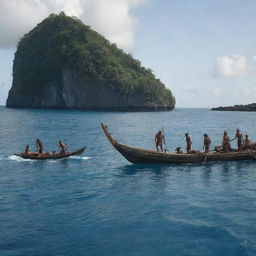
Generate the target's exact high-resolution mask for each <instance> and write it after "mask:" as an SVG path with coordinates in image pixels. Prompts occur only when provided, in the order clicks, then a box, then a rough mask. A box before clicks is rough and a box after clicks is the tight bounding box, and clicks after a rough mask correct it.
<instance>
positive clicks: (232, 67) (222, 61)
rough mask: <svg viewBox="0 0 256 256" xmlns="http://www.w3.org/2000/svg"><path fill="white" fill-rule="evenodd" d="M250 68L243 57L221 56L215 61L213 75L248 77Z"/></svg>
mask: <svg viewBox="0 0 256 256" xmlns="http://www.w3.org/2000/svg"><path fill="white" fill-rule="evenodd" d="M250 72H251V67H250V66H249V65H248V63H247V60H246V58H245V57H244V56H243V55H231V56H222V57H218V58H216V59H215V73H216V75H217V76H223V77H239V76H245V75H248V74H249V73H250Z"/></svg>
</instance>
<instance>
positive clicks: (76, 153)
mask: <svg viewBox="0 0 256 256" xmlns="http://www.w3.org/2000/svg"><path fill="white" fill-rule="evenodd" d="M85 149H86V147H83V148H80V149H78V150H76V151H73V152H70V153H67V154H60V153H57V154H49V155H40V156H39V155H32V154H31V155H30V154H25V153H19V154H14V155H15V156H19V157H22V158H23V159H31V160H60V159H65V158H68V157H70V156H79V155H81V154H83V153H84V151H85Z"/></svg>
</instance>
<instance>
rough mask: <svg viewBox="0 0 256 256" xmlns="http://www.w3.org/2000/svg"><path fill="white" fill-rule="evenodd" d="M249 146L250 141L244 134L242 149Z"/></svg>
mask: <svg viewBox="0 0 256 256" xmlns="http://www.w3.org/2000/svg"><path fill="white" fill-rule="evenodd" d="M250 147H251V141H250V140H249V138H248V135H247V134H246V135H245V140H244V145H243V149H250Z"/></svg>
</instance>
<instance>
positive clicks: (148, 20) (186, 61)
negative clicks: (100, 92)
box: [0, 0, 256, 107]
mask: <svg viewBox="0 0 256 256" xmlns="http://www.w3.org/2000/svg"><path fill="white" fill-rule="evenodd" d="M4 1H6V3H5V5H6V7H8V3H7V2H8V1H7V0H4ZM14 1H15V0H14ZM24 2H27V1H24ZM30 2H33V0H30ZM48 2H51V0H49V1H48ZM62 2H63V3H62V5H60V6H51V7H49V6H44V10H46V11H44V12H43V11H41V9H40V8H42V6H39V7H37V9H35V13H36V12H38V15H37V16H38V17H41V19H42V18H43V17H45V16H47V14H48V12H49V13H50V12H54V11H56V12H58V11H59V10H60V9H61V8H64V9H65V8H66V9H65V11H66V12H67V13H68V12H69V10H70V12H71V14H73V13H74V14H77V16H79V18H81V19H82V20H83V21H85V22H86V23H87V24H89V25H91V26H92V27H93V28H94V29H95V30H97V31H99V32H100V33H102V34H104V35H105V36H106V37H107V38H108V39H110V40H111V41H112V42H117V44H118V45H119V46H120V47H122V48H124V49H125V50H126V51H127V52H130V53H132V55H133V56H134V57H135V58H137V59H139V60H140V61H141V62H142V64H143V65H144V66H145V67H147V68H151V69H152V70H153V71H154V73H155V75H156V76H157V77H158V78H160V79H161V80H162V81H163V82H164V83H165V85H166V86H167V87H168V88H170V89H171V90H172V91H173V94H174V96H175V97H176V101H177V106H178V107H212V106H218V105H233V104H247V103H252V102H256V100H255V95H256V79H255V78H256V57H255V56H256V34H255V27H256V15H255V13H256V1H254V0H253V1H252V0H243V1H242V0H222V1H220V0H208V1H206V0H179V1H178V0H170V1H167V0H161V1H160V0H119V1H118V2H117V0H110V1H107V2H106V1H105V2H103V0H84V1H81V0H72V1H69V3H70V2H73V5H72V6H67V1H64V0H63V1H62ZM89 5H90V8H91V9H90V13H91V16H90V15H86V14H87V13H86V8H88V6H89ZM74 6H75V7H76V9H75V8H74ZM46 7H47V8H48V9H46ZM21 8H24V9H28V6H25V4H24V5H23V6H21ZM31 8H32V7H31ZM33 8H35V7H33ZM3 9H4V8H3ZM0 12H1V11H0ZM9 12H11V11H10V8H9ZM16 12H17V11H16ZM5 13H6V12H5ZM7 13H8V12H7ZM88 13H89V12H88ZM120 13H121V14H122V15H120ZM0 14H1V13H0ZM19 14H20V17H21V19H22V15H25V14H26V12H25V11H21V12H20V13H19ZM3 15H4V14H3ZM3 15H0V16H3ZM11 17H12V13H11V14H10V15H8V17H7V15H6V17H5V18H2V20H1V18H0V32H1V26H4V24H3V23H2V22H1V21H5V19H7V20H8V19H11ZM13 17H17V14H16V13H13ZM95 17H96V18H95ZM97 17H98V18H97ZM109 17H111V19H110V18H109ZM35 19H36V18H35ZM10 22H11V21H8V22H7V24H10ZM13 22H15V21H13ZM37 22H38V21H37V20H29V21H28V22H27V23H29V24H30V27H31V28H32V27H33V26H34V25H35V24H36V23H37ZM108 22H109V24H107V23H108ZM1 23H2V24H1ZM5 23H6V22H5ZM30 27H29V26H28V28H30ZM12 28H13V29H15V33H17V30H18V29H16V27H12V26H11V25H10V29H9V33H11V32H12V31H11V29H12ZM25 28H26V24H24V26H23V27H22V26H21V28H20V31H18V32H19V36H20V35H21V34H22V32H23V30H24V29H25ZM28 28H27V29H28ZM22 29H23V30H22ZM15 33H13V34H12V35H14V34H15ZM23 33H24V32H23ZM1 34H3V33H1ZM4 36H6V38H8V37H9V34H7V32H5V33H4ZM17 38H18V37H17ZM4 39H5V38H3V39H2V44H1V39H0V46H1V45H2V49H0V104H2V105H3V104H5V100H6V97H7V92H8V89H9V88H10V86H11V72H12V60H13V54H14V51H15V37H13V38H12V37H10V38H8V40H6V42H4ZM11 40H12V43H9V44H8V42H10V41H11ZM17 40H18V39H16V41H17Z"/></svg>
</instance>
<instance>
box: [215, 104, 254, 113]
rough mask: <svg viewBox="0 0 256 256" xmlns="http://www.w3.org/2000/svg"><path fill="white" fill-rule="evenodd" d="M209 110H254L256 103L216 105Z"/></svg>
mask: <svg viewBox="0 0 256 256" xmlns="http://www.w3.org/2000/svg"><path fill="white" fill-rule="evenodd" d="M211 110H217V111H251V112H253V111H256V103H252V104H248V105H234V106H227V107H217V108H212V109H211Z"/></svg>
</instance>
